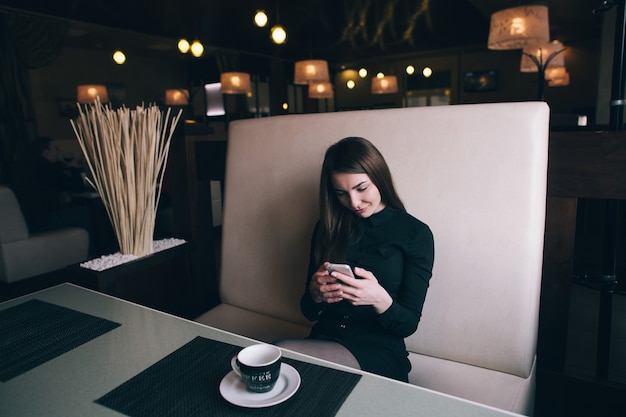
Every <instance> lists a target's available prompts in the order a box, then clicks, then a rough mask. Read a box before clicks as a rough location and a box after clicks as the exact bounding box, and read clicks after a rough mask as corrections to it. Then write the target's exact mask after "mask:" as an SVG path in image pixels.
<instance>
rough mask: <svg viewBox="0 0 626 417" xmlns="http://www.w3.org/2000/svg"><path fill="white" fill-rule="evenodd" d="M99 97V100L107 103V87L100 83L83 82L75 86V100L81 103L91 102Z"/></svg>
mask: <svg viewBox="0 0 626 417" xmlns="http://www.w3.org/2000/svg"><path fill="white" fill-rule="evenodd" d="M97 97H100V102H102V103H108V102H109V94H108V92H107V88H106V86H105V85H102V84H85V85H79V86H78V87H76V101H78V102H79V103H81V104H91V103H93V102H94V101H96V98H97Z"/></svg>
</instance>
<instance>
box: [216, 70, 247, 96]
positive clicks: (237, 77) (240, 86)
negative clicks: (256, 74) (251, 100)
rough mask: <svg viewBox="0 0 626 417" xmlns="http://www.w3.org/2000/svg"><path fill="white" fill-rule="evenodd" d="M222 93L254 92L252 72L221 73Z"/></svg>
mask: <svg viewBox="0 0 626 417" xmlns="http://www.w3.org/2000/svg"><path fill="white" fill-rule="evenodd" d="M220 83H221V84H222V85H221V86H220V92H221V93H222V94H248V93H250V92H252V87H251V84H250V74H248V73H247V72H223V73H222V74H220Z"/></svg>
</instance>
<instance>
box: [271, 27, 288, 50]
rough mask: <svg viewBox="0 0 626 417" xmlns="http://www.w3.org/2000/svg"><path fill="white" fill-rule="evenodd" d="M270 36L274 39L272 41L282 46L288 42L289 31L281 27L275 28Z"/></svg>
mask: <svg viewBox="0 0 626 417" xmlns="http://www.w3.org/2000/svg"><path fill="white" fill-rule="evenodd" d="M270 36H271V37H272V41H273V42H274V43H275V44H277V45H282V44H283V43H285V42H287V31H286V30H285V28H284V27H282V26H281V25H276V26H274V27H273V28H272V30H271V32H270Z"/></svg>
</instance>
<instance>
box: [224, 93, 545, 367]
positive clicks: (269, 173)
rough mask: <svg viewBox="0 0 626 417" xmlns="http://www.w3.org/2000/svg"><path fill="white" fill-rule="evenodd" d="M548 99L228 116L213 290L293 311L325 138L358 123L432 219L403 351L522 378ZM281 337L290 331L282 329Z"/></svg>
mask: <svg viewBox="0 0 626 417" xmlns="http://www.w3.org/2000/svg"><path fill="white" fill-rule="evenodd" d="M548 122H549V108H548V106H547V105H546V104H545V103H543V102H526V103H498V104H473V105H456V106H446V107H424V108H402V109H386V110H367V111H352V112H337V113H324V114H307V115H289V116H278V117H270V118H265V119H254V120H242V121H236V122H233V123H231V125H230V128H229V129H230V130H229V143H228V157H227V167H226V190H225V205H224V218H223V241H222V253H223V255H222V265H221V280H222V285H221V290H220V291H221V298H222V302H223V303H226V304H229V305H232V306H236V307H239V308H241V309H244V310H249V311H253V312H258V313H262V314H264V315H267V316H271V317H274V318H278V319H283V320H286V321H291V322H298V323H302V324H308V322H307V321H306V320H305V319H304V317H303V316H302V315H301V313H300V309H299V298H300V295H301V293H302V291H303V289H304V281H305V274H306V270H307V261H308V251H309V244H310V236H311V232H312V230H313V226H314V224H315V222H316V220H317V217H318V205H317V198H318V196H317V192H318V181H319V174H320V169H321V164H322V160H323V155H324V152H325V150H326V148H327V147H328V146H329V145H330V144H332V143H334V142H336V141H337V140H339V139H341V138H343V137H346V136H362V137H365V138H367V139H369V140H370V141H372V142H373V143H374V144H375V145H376V146H377V147H378V148H379V149H380V151H381V152H382V154H383V155H384V157H385V159H386V160H387V162H388V164H389V166H390V169H391V172H392V174H393V177H394V180H395V184H396V187H397V189H398V192H399V194H400V196H401V198H402V199H403V201H404V203H405V205H406V207H407V210H408V211H409V212H410V213H411V214H413V215H414V216H415V217H417V218H419V219H420V220H422V221H424V222H425V223H426V224H428V225H429V226H430V227H431V229H432V231H433V234H434V239H435V266H434V270H433V277H432V280H431V287H430V289H429V292H428V294H427V297H426V303H425V306H424V311H423V315H422V318H421V321H420V324H419V327H418V331H417V332H416V333H415V334H414V335H413V336H411V337H409V338H408V339H407V347H408V349H409V351H411V352H415V353H419V354H422V355H428V356H431V357H435V358H441V359H446V360H451V361H456V362H461V363H466V364H470V365H474V366H478V367H481V368H487V369H493V370H497V371H500V372H505V373H510V374H512V375H517V376H520V377H521V378H527V377H528V375H529V373H530V372H531V368H532V366H533V363H534V362H533V361H534V358H535V351H536V346H535V345H536V338H537V321H538V307H539V291H540V282H541V279H540V278H541V266H542V255H543V232H544V215H545V201H546V200H545V198H546V172H547V149H548V130H549V128H548ZM286 336H288V335H286Z"/></svg>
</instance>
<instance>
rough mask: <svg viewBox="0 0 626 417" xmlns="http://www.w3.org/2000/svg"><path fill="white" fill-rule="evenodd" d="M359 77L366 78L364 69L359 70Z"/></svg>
mask: <svg viewBox="0 0 626 417" xmlns="http://www.w3.org/2000/svg"><path fill="white" fill-rule="evenodd" d="M359 77H361V78H365V77H367V70H366V69H365V68H361V69H360V70H359Z"/></svg>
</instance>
